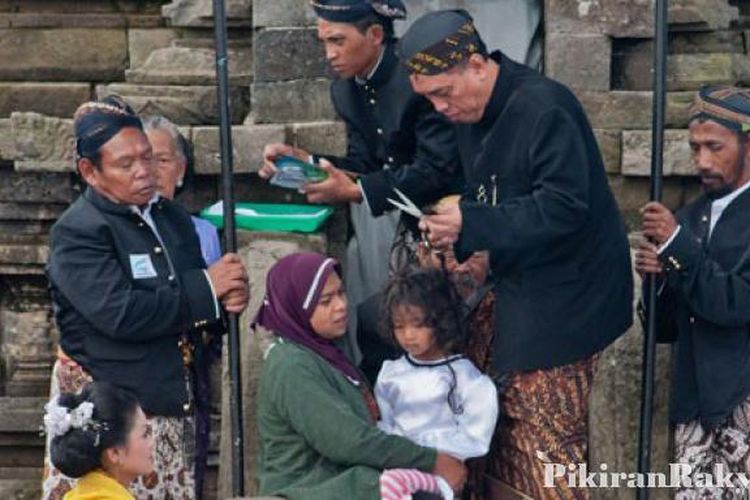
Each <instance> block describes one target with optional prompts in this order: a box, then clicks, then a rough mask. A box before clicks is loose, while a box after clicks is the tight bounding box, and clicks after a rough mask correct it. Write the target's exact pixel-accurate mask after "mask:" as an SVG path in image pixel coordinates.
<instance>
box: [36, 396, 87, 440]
mask: <svg viewBox="0 0 750 500" xmlns="http://www.w3.org/2000/svg"><path fill="white" fill-rule="evenodd" d="M44 410H45V412H46V414H45V415H44V430H45V433H46V434H47V435H48V436H49V437H50V438H55V437H57V436H64V435H65V434H66V433H67V432H68V431H69V430H70V429H94V430H96V431H99V430H100V427H101V425H100V424H98V423H97V422H95V421H94V403H92V402H90V401H84V402H83V403H81V404H79V405H78V406H76V407H75V408H67V407H65V406H61V405H60V398H59V397H56V398H54V399H53V400H52V401H50V402H49V403H47V404H46V405H45V406H44ZM98 441H99V439H98V432H97V442H98Z"/></svg>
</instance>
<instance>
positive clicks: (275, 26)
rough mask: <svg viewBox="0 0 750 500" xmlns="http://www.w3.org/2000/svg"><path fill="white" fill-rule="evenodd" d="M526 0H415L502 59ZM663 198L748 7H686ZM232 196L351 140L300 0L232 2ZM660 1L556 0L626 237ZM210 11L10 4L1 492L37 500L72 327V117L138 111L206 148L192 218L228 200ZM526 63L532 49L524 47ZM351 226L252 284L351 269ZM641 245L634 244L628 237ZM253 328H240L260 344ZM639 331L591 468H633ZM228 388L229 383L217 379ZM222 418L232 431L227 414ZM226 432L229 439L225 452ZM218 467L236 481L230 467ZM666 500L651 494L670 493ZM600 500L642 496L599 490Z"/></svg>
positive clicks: (4, 97) (615, 349)
mask: <svg viewBox="0 0 750 500" xmlns="http://www.w3.org/2000/svg"><path fill="white" fill-rule="evenodd" d="M518 1H523V0H472V1H469V0H463V1H461V0H456V1H448V0H411V2H410V0H407V2H406V3H407V5H409V6H410V8H411V9H412V11H413V13H418V12H420V11H423V10H424V9H427V8H434V7H442V6H456V5H461V4H463V5H464V6H465V7H467V8H468V9H469V10H470V11H472V12H474V13H475V14H477V13H478V14H479V16H478V18H479V19H480V29H481V30H482V31H483V32H484V33H485V38H487V40H488V42H489V44H490V45H491V46H494V45H499V46H500V47H501V48H503V47H505V48H507V49H508V51H509V52H511V53H514V55H516V57H519V58H520V57H523V56H522V55H519V54H521V53H522V51H521V52H518V51H517V50H520V49H516V48H514V47H513V46H512V44H513V42H514V39H513V36H508V34H507V33H505V32H499V31H498V30H497V29H496V27H495V25H494V24H493V20H494V17H493V13H496V12H498V10H497V9H501V10H502V9H512V8H513V4H514V3H515V2H518ZM669 5H670V11H669V19H670V59H669V77H668V81H669V94H668V113H667V126H668V130H667V141H666V150H665V173H666V175H667V178H666V180H665V185H664V199H665V201H666V203H667V204H668V205H669V206H670V207H673V208H676V207H679V206H681V205H683V204H684V203H685V202H687V201H689V200H690V199H691V198H693V197H694V196H695V195H696V194H697V192H698V185H697V183H696V182H695V180H694V179H693V178H692V177H691V174H692V168H691V163H690V158H689V149H688V146H687V142H686V140H685V138H686V130H685V128H686V125H687V123H686V119H687V117H686V109H687V106H688V104H689V102H690V99H691V96H692V94H693V92H694V91H695V89H697V88H698V87H699V86H700V85H702V84H705V83H737V84H747V83H748V80H749V79H750V59H748V48H749V47H748V45H749V44H750V2H747V1H746V0H671V1H670V3H669ZM227 7H228V15H229V22H230V38H231V40H230V44H229V47H230V80H231V82H230V83H231V92H230V94H231V99H232V106H231V109H232V120H233V124H234V126H233V133H234V135H233V138H234V148H235V152H234V158H235V167H236V170H237V176H236V182H235V184H234V186H235V192H236V196H237V198H238V199H241V200H255V201H263V200H276V201H280V200H281V201H291V200H293V199H294V198H293V197H291V196H289V195H288V194H286V193H285V192H281V191H279V190H275V189H271V188H268V187H267V186H264V185H262V184H261V183H260V182H259V181H258V180H257V176H256V175H255V174H254V172H256V171H257V169H258V167H259V166H260V162H261V148H262V145H263V144H265V143H267V142H270V141H286V142H290V143H293V144H296V145H298V146H300V147H305V148H309V149H313V150H316V151H323V152H330V153H336V152H339V153H340V152H342V151H343V150H344V148H345V138H344V134H343V133H342V127H341V125H340V124H339V123H337V122H336V121H335V116H334V113H333V111H332V109H331V106H330V104H329V100H328V84H329V79H330V74H329V73H328V72H327V70H326V68H325V64H324V61H323V59H322V57H321V56H322V52H321V49H320V47H319V46H318V44H317V43H316V37H315V29H314V18H313V17H312V14H311V11H310V9H309V8H308V6H307V2H306V1H305V0H228V1H227ZM652 9H653V0H544V9H543V16H544V24H543V27H544V30H543V31H544V33H543V34H544V45H543V56H544V67H545V70H546V72H547V73H548V74H549V75H551V76H553V77H555V78H557V79H560V80H562V81H563V82H565V83H567V84H568V85H570V86H571V87H572V88H573V89H574V90H575V92H576V93H577V95H578V96H579V98H580V99H581V101H582V103H583V105H584V107H585V108H586V110H587V112H588V114H589V118H590V120H591V122H592V124H593V126H594V128H595V131H596V134H597V138H598V140H599V143H600V146H601V150H602V153H603V156H604V158H605V163H606V168H607V172H608V174H609V177H610V182H611V185H612V189H613V190H614V192H615V194H616V196H617V199H618V202H619V204H620V208H621V210H622V213H623V214H624V216H625V217H626V220H627V221H628V224H629V227H630V228H631V229H633V228H635V227H636V226H637V222H638V217H637V209H638V208H639V207H640V206H641V205H642V204H643V203H645V202H646V201H647V197H648V192H649V190H648V183H649V181H648V177H647V176H648V170H649V161H650V160H649V159H650V151H649V149H650V130H649V128H650V125H651V94H650V92H649V88H650V85H651V72H650V68H651V57H652V56H651V50H652V45H653V43H652V33H653V25H652V19H653V11H652ZM212 26H213V20H212V16H211V2H210V0H172V1H158V0H0V498H3V499H6V498H8V499H11V498H19V499H21V498H24V499H25V498H38V495H39V484H40V477H41V463H42V459H41V454H42V445H43V441H42V438H40V437H39V435H38V429H39V425H40V423H41V406H42V404H43V402H44V399H45V396H46V394H47V391H48V383H49V374H50V371H51V365H52V360H53V359H54V352H55V349H56V339H57V332H56V331H55V328H54V325H53V323H52V321H51V310H50V304H49V299H48V296H47V290H46V280H45V277H44V274H43V266H44V264H45V262H46V259H47V233H48V230H49V228H50V226H51V224H52V223H54V221H55V219H56V218H57V217H58V216H59V215H60V214H61V213H62V211H63V210H64V209H65V207H66V206H67V205H68V204H69V203H70V201H71V200H73V199H74V198H75V196H76V195H77V191H76V188H75V175H74V166H73V161H72V160H73V157H72V151H73V149H72V145H73V141H72V131H71V120H70V117H71V115H72V113H73V111H74V110H75V108H76V107H77V106H78V105H79V104H80V103H81V102H83V101H85V100H88V99H90V98H94V97H97V96H102V95H105V94H108V93H112V92H114V93H118V94H120V95H122V96H123V97H125V99H127V100H128V101H129V102H131V103H132V104H133V105H134V107H135V108H136V109H137V111H138V112H141V113H162V114H165V115H167V116H168V117H169V118H171V119H172V120H174V121H175V122H176V123H178V124H179V125H180V126H181V127H182V128H183V130H184V131H185V133H186V134H187V135H188V136H189V137H190V138H191V139H192V140H193V141H194V143H195V152H196V170H197V177H196V182H195V183H194V185H193V186H192V187H191V188H190V189H189V190H188V191H187V192H186V193H185V194H184V195H183V196H182V197H181V201H182V202H183V203H185V204H186V206H187V207H188V208H189V209H191V210H193V211H195V210H198V209H199V208H201V207H203V206H205V205H206V204H208V203H209V202H211V201H214V200H215V199H217V198H218V177H217V173H218V171H219V160H218V156H217V153H218V139H217V110H216V100H215V93H214V88H213V84H214V60H213V40H212V37H213V32H212ZM514 51H517V52H514ZM345 234H346V214H345V213H344V212H343V211H342V210H339V211H338V212H337V214H336V216H335V217H334V218H333V220H332V221H331V223H330V224H329V225H328V227H327V228H326V230H325V231H324V232H323V233H321V234H318V235H313V236H309V237H303V236H299V235H269V234H247V233H245V234H242V235H241V236H240V242H241V244H242V246H241V252H242V254H243V255H244V256H245V258H246V261H247V263H248V266H249V268H250V270H251V275H252V277H253V282H254V297H253V304H252V305H251V308H250V309H251V310H252V309H253V308H254V306H255V305H257V302H258V301H259V300H260V295H261V294H262V278H263V276H264V274H265V271H266V269H267V268H268V266H269V265H270V264H271V263H272V262H273V261H274V260H275V259H276V258H278V257H279V256H281V255H283V254H285V253H288V252H290V251H293V250H294V249H296V248H314V249H318V250H327V251H329V252H331V253H333V254H335V255H341V253H342V248H343V244H344V238H345ZM635 238H636V235H635V234H633V239H635ZM248 322H249V317H245V318H243V320H242V325H243V329H244V330H247V324H248ZM245 333H246V335H244V337H243V359H244V361H245V365H244V367H245V372H244V375H245V377H244V380H243V390H244V396H245V403H246V406H247V414H246V422H247V432H246V436H247V444H246V447H247V451H248V457H247V462H248V467H247V479H248V484H249V485H250V486H251V487H252V486H253V484H254V483H253V480H252V470H253V464H254V460H253V456H254V449H255V440H254V436H253V425H252V423H253V412H252V402H253V395H254V389H255V380H256V379H257V369H258V367H259V365H260V363H261V356H260V352H261V347H262V344H263V342H264V335H263V334H258V335H255V336H252V335H250V334H249V332H247V331H246V332H245ZM640 363H641V334H640V329H639V328H634V329H633V331H631V332H629V333H628V334H627V335H626V336H624V337H623V338H621V339H620V340H618V341H617V342H616V343H615V344H614V345H613V346H612V347H610V348H609V349H608V350H607V352H606V353H605V354H604V355H603V357H602V360H601V363H600V370H599V374H598V376H597V382H596V385H595V388H594V394H593V401H592V412H591V424H592V425H591V440H592V447H591V466H592V467H593V468H598V464H600V463H606V464H607V465H608V466H609V470H610V471H613V470H615V471H624V472H629V471H633V470H635V442H636V440H637V435H638V411H639V403H638V393H639V390H640ZM668 363H669V352H668V349H667V350H660V351H659V364H658V373H659V377H658V391H657V398H656V408H657V416H656V421H655V451H654V461H655V467H657V468H660V467H661V468H663V467H664V466H665V464H666V462H667V450H668V443H669V432H668V427H667V424H666V416H665V409H666V390H667V387H668V380H667V376H666V373H667V368H668ZM222 375H223V379H224V382H225V379H226V374H225V373H224V374H221V373H217V382H216V385H217V387H218V386H220V385H221V381H220V379H221V378H222ZM214 406H215V412H214V413H215V415H214V418H215V423H216V425H215V426H214V427H215V432H214V433H213V436H212V449H213V452H212V455H211V457H210V458H211V467H212V468H211V481H210V482H209V485H208V488H207V493H208V497H209V498H216V497H220V498H224V497H225V496H227V495H228V493H229V492H228V483H229V482H228V470H227V468H226V467H220V464H224V463H226V458H227V457H226V453H222V452H220V448H222V446H220V443H222V442H225V440H226V432H224V433H221V432H220V430H222V428H224V429H225V428H226V424H224V426H222V425H220V423H219V422H220V420H221V413H222V407H224V409H226V401H224V402H223V403H222V398H221V394H220V392H219V391H217V397H216V398H215V401H214ZM224 420H226V419H224ZM220 434H224V439H222V438H221V436H220ZM219 469H221V470H219ZM668 494H669V492H667V491H662V492H657V493H656V494H655V495H654V497H658V498H667V497H668ZM594 496H595V497H596V498H602V499H610V498H612V499H615V498H617V499H619V498H623V499H624V498H631V497H632V492H630V491H627V490H624V489H620V490H599V491H596V492H595V495H594Z"/></svg>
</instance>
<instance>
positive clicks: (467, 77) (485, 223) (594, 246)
mask: <svg viewBox="0 0 750 500" xmlns="http://www.w3.org/2000/svg"><path fill="white" fill-rule="evenodd" d="M399 50H400V56H401V58H402V61H403V62H404V64H405V65H406V66H407V67H408V68H409V71H410V73H411V82H412V85H413V87H414V89H415V91H416V92H417V93H419V94H422V95H424V96H426V97H427V98H428V99H430V101H432V103H433V105H434V106H435V109H437V110H438V111H440V112H441V113H443V114H444V115H445V116H447V117H448V118H449V119H450V120H451V121H453V122H455V123H456V124H457V137H458V145H459V151H460V154H461V163H462V164H463V166H464V170H465V176H466V180H467V184H468V192H467V193H465V194H464V196H463V198H462V200H461V202H460V203H459V204H458V205H445V206H443V207H439V208H438V209H437V214H435V215H430V216H426V217H424V218H423V220H422V221H421V223H420V226H421V228H422V229H423V230H424V231H425V232H427V233H428V235H429V238H430V241H431V242H432V243H433V244H434V245H436V246H438V247H446V246H450V245H454V248H455V250H456V253H457V255H459V256H461V255H464V256H465V255H468V254H469V253H471V252H476V251H481V250H488V251H489V252H490V267H491V270H492V280H493V282H494V285H495V295H496V302H495V303H496V310H495V311H496V314H495V336H494V342H493V351H494V353H493V359H492V368H493V370H494V371H495V372H496V373H498V374H499V375H500V376H501V377H503V378H504V379H505V390H504V391H501V393H502V394H501V408H502V410H501V413H504V415H503V416H502V418H501V420H500V422H499V424H498V426H499V427H498V433H500V435H499V437H498V441H497V442H496V444H495V457H496V459H493V460H492V461H491V462H492V464H491V469H490V471H489V472H490V475H491V476H492V479H493V480H495V479H500V480H502V481H504V482H508V483H510V484H511V486H513V487H515V488H516V489H518V490H521V491H522V492H523V493H525V494H527V495H530V496H532V497H534V498H547V497H548V495H549V493H550V492H551V491H554V489H550V488H545V487H544V479H543V478H544V474H543V461H547V460H548V461H552V462H554V463H558V464H569V463H580V462H585V461H586V447H587V430H588V429H587V425H586V421H587V414H588V395H589V389H590V386H591V382H592V377H593V373H594V370H595V361H596V358H597V354H598V353H599V352H600V351H601V350H602V349H604V348H605V347H606V346H607V345H609V344H610V343H611V342H612V341H613V340H614V339H616V338H617V337H618V336H620V335H621V334H622V333H624V332H625V331H626V330H627V328H628V327H629V326H630V324H631V323H632V295H633V283H632V275H631V269H630V254H629V247H628V240H627V236H626V232H625V227H624V224H623V222H622V219H621V217H620V214H619V212H618V209H617V205H616V203H615V200H614V197H613V196H612V193H611V191H610V189H609V185H608V183H607V176H606V174H605V171H604V167H603V164H602V159H601V155H600V153H599V149H598V147H597V143H596V140H595V137H594V134H593V132H592V130H591V126H590V125H589V123H588V120H587V118H586V115H585V114H584V112H583V109H582V108H581V106H580V104H579V103H578V101H577V100H576V98H575V97H574V96H573V94H572V93H571V92H570V90H569V89H567V88H566V87H564V86H563V85H561V84H560V83H557V82H554V81H552V80H549V79H547V78H545V77H544V76H542V75H540V74H538V73H537V72H535V71H533V70H531V69H529V68H527V67H525V66H523V65H521V64H518V63H516V62H514V61H511V60H510V59H508V58H507V57H505V56H504V55H503V54H502V53H500V52H494V53H492V54H487V51H486V48H485V46H484V43H483V42H482V40H481V38H480V36H479V34H478V33H477V31H476V29H475V27H474V24H473V22H472V19H471V17H470V16H469V14H468V13H466V12H465V11H441V12H433V13H430V14H427V15H425V16H423V17H422V18H420V19H419V20H417V21H416V22H415V23H414V25H412V27H411V28H410V29H409V31H408V32H407V33H406V34H405V35H404V37H403V38H402V40H401V45H400V49H399ZM539 453H541V454H542V455H541V456H542V457H543V458H542V459H541V460H540V458H539V457H540V455H539ZM555 487H556V488H558V490H559V491H566V492H567V494H569V495H570V498H580V497H581V496H586V493H585V491H583V492H582V491H581V490H577V491H575V492H573V491H571V490H570V489H569V487H568V485H567V484H565V483H564V482H563V481H560V482H556V483H555ZM499 489H500V488H498V491H499ZM566 498H567V496H566Z"/></svg>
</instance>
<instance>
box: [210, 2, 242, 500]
mask: <svg viewBox="0 0 750 500" xmlns="http://www.w3.org/2000/svg"><path fill="white" fill-rule="evenodd" d="M213 11H214V12H213V13H214V37H215V43H216V83H217V93H216V94H217V99H218V109H219V120H220V122H219V138H220V143H221V193H222V199H223V205H224V245H225V249H226V251H227V252H235V251H237V233H236V230H235V226H234V191H233V188H232V171H233V158H232V125H231V120H230V115H229V71H228V67H227V65H228V61H227V19H226V12H225V8H224V0H214V1H213ZM228 316H229V317H228V320H229V411H230V419H231V422H230V426H231V430H232V494H233V495H234V496H242V495H244V494H245V478H244V472H245V463H244V462H245V460H244V459H245V457H244V438H243V430H244V427H243V421H242V420H243V419H242V378H241V377H242V374H241V372H240V328H239V317H238V316H237V315H236V314H229V315H228Z"/></svg>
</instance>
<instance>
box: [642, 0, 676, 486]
mask: <svg viewBox="0 0 750 500" xmlns="http://www.w3.org/2000/svg"><path fill="white" fill-rule="evenodd" d="M655 11H656V12H655V25H654V28H655V31H656V33H655V35H656V36H655V39H654V95H653V123H652V129H651V131H652V140H651V200H652V201H661V192H662V186H661V185H662V160H663V152H664V115H665V112H666V75H667V44H668V39H667V37H668V29H669V27H668V22H667V0H656V5H655ZM645 289H646V297H645V300H646V304H647V323H646V332H645V336H644V341H643V374H642V378H641V425H640V433H639V436H638V472H640V473H647V472H650V468H651V424H652V420H653V408H654V366H655V363H656V277H655V276H653V275H651V276H648V278H647V279H646V287H645ZM636 498H637V499H638V500H646V499H648V489H647V488H645V487H643V488H638V490H637V493H636Z"/></svg>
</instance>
